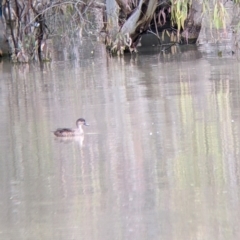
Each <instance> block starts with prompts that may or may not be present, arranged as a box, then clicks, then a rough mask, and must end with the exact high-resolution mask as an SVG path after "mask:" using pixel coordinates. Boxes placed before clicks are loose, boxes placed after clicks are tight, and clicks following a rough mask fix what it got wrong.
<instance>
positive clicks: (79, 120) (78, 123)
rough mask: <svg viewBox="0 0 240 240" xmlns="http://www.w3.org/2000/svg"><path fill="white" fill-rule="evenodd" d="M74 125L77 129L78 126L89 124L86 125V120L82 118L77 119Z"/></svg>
mask: <svg viewBox="0 0 240 240" xmlns="http://www.w3.org/2000/svg"><path fill="white" fill-rule="evenodd" d="M76 125H77V127H80V126H83V125H84V126H89V124H87V123H86V120H85V119H84V118H79V119H78V120H77V121H76Z"/></svg>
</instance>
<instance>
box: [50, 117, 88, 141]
mask: <svg viewBox="0 0 240 240" xmlns="http://www.w3.org/2000/svg"><path fill="white" fill-rule="evenodd" d="M76 125H77V128H76V129H72V128H58V129H57V130H56V131H54V132H53V133H54V135H55V136H57V137H74V136H80V135H83V134H84V132H83V128H82V126H83V125H84V126H88V125H89V124H87V123H86V121H85V119H83V118H79V119H78V120H77V121H76Z"/></svg>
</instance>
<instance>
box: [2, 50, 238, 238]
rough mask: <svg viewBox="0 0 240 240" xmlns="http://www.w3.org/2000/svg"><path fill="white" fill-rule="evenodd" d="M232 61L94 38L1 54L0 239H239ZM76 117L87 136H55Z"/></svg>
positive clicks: (234, 66) (235, 94) (234, 67)
mask: <svg viewBox="0 0 240 240" xmlns="http://www.w3.org/2000/svg"><path fill="white" fill-rule="evenodd" d="M84 51H85V52H84ZM239 69H240V68H239V63H238V62H237V60H236V59H234V58H232V57H228V58H227V57H224V58H217V57H214V58H210V57H206V56H205V57H202V56H201V54H200V53H199V52H198V51H197V50H191V52H190V53H189V52H182V53H181V54H178V55H175V56H174V57H173V56H172V55H169V57H168V56H166V57H165V58H164V57H162V56H161V55H159V54H158V53H155V54H146V53H145V54H139V55H138V57H134V58H132V59H131V58H130V57H125V58H124V59H119V58H108V57H107V56H106V55H105V50H104V48H101V47H100V48H98V49H97V50H96V51H95V54H94V55H91V54H90V51H89V52H88V51H87V50H83V56H82V57H81V56H80V57H79V59H75V60H71V61H56V62H52V63H47V64H45V65H44V67H43V69H42V70H41V69H40V68H39V67H38V66H37V65H11V64H9V63H7V62H2V63H0V71H1V74H0V114H1V118H0V132H1V137H0V152H1V155H0V190H1V194H0V212H1V214H0V239H9V240H15V239H17V240H26V239H41V240H42V239H43V240H48V239H51V240H54V239H56V240H65V239H91V240H94V239H96V240H101V239H102V240H103V239H104V240H108V239H109V240H112V239H124V240H125V239H131V240H132V239H138V240H143V239H166V240H168V239H169V240H175V239H176V240H180V239H183V240H185V239H201V240H202V239H205V240H207V239H209V240H211V239H215V240H216V239H220V240H221V239H228V240H231V239H234V240H235V239H238V238H239V237H240V230H239V228H238V227H237V226H238V225H239V224H240V217H239V214H238V213H239V211H240V201H239V197H240V196H239V193H240V192H239V189H240V179H239V174H240V165H239V155H240V154H239V150H240V149H239V147H240V145H239V144H240V134H239V133H240V121H239V120H240V119H239V118H240V97H239V92H240V86H239V76H240V73H239V72H240V70H239ZM79 117H84V118H85V119H86V120H87V122H88V123H89V124H90V126H89V127H86V128H85V131H86V134H85V136H84V139H83V138H79V139H72V140H71V139H67V140H60V139H56V138H55V137H54V135H53V134H52V132H51V131H53V130H55V129H56V128H58V127H74V125H75V121H76V119H77V118H79Z"/></svg>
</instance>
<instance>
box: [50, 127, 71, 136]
mask: <svg viewBox="0 0 240 240" xmlns="http://www.w3.org/2000/svg"><path fill="white" fill-rule="evenodd" d="M53 133H54V135H55V136H57V137H72V136H74V135H75V131H74V130H73V129H70V128H58V129H57V130H56V131H54V132H53Z"/></svg>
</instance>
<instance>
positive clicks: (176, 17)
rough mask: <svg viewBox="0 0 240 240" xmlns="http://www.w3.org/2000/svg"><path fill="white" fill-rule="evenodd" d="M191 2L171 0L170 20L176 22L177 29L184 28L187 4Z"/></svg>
mask: <svg viewBox="0 0 240 240" xmlns="http://www.w3.org/2000/svg"><path fill="white" fill-rule="evenodd" d="M191 3H192V1H191V0H171V4H172V7H171V13H172V15H171V16H172V21H173V23H175V24H177V26H178V31H180V29H181V28H184V23H185V20H186V19H187V16H188V6H189V5H191Z"/></svg>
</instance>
